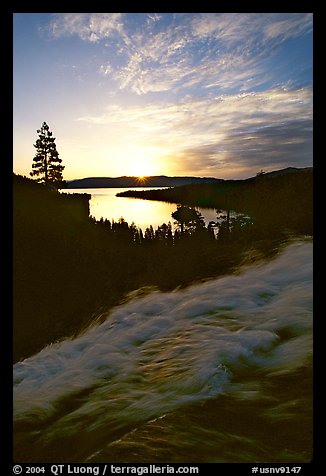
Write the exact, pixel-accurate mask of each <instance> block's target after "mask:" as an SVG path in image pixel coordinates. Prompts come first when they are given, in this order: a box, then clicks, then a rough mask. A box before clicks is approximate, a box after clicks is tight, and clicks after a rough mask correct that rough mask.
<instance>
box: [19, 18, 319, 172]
mask: <svg viewBox="0 0 326 476" xmlns="http://www.w3.org/2000/svg"><path fill="white" fill-rule="evenodd" d="M13 33H14V37H13V169H14V172H16V173H18V174H22V175H26V176H29V173H30V172H31V170H32V161H33V157H34V155H35V152H36V149H35V148H34V147H33V144H34V143H35V141H36V140H37V138H38V135H37V132H36V131H37V129H39V128H40V127H41V125H42V123H43V122H44V121H45V122H46V123H47V124H48V125H49V127H50V130H51V131H52V132H53V135H54V137H55V138H56V141H55V142H56V145H57V150H58V152H59V155H60V158H61V159H62V164H63V165H64V166H65V169H64V172H63V176H64V179H66V180H71V179H76V178H83V177H95V176H98V177H118V176H123V175H135V176H148V175H173V176H181V175H182V176H183V175H187V176H189V175H190V176H197V177H217V178H224V179H241V178H248V177H252V176H254V175H256V174H257V173H258V172H260V171H261V170H263V171H265V172H269V171H273V170H278V169H282V168H285V167H308V166H312V165H313V162H312V161H313V158H312V125H313V124H312V114H313V92H312V81H313V77H312V60H313V58H312V52H313V51H312V50H313V46H312V34H313V15H312V13H202V14H201V13H53V14H51V13H15V14H14V15H13Z"/></svg>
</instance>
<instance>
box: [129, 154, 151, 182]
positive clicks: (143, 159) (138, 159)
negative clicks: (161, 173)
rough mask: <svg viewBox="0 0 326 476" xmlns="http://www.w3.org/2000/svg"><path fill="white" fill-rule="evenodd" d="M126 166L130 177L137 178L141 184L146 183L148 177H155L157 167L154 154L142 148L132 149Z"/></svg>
mask: <svg viewBox="0 0 326 476" xmlns="http://www.w3.org/2000/svg"><path fill="white" fill-rule="evenodd" d="M125 165H126V169H127V170H128V175H132V176H133V177H137V180H138V181H139V183H142V182H145V181H146V177H148V176H150V175H155V172H156V167H157V166H156V160H155V156H154V154H153V155H152V154H151V153H150V151H148V150H146V149H145V148H142V147H139V148H137V147H134V148H130V150H129V151H128V159H127V160H125Z"/></svg>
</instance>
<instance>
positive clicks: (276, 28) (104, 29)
mask: <svg viewBox="0 0 326 476" xmlns="http://www.w3.org/2000/svg"><path fill="white" fill-rule="evenodd" d="M136 15H138V16H137V25H136V26H134V25H133V23H132V21H131V20H132V17H130V14H117V13H106V14H60V15H56V16H54V17H53V19H52V22H51V24H50V25H49V32H50V34H51V35H52V37H54V38H59V37H60V36H63V35H78V36H79V37H80V38H81V39H82V40H84V41H90V42H98V41H101V40H103V41H106V40H108V39H110V38H112V39H114V49H112V48H110V44H108V45H107V47H108V49H107V53H108V58H109V59H108V61H107V62H106V61H104V62H102V64H101V65H100V67H99V69H98V70H99V72H100V73H102V74H105V76H107V77H110V78H111V79H113V80H115V81H117V83H118V86H119V88H120V89H121V90H129V91H131V92H134V93H136V94H138V95H143V94H147V93H150V92H160V91H161V92H166V91H170V92H171V91H173V92H175V91H176V90H178V91H180V90H186V89H189V88H190V87H193V86H197V87H202V88H220V89H224V90H227V89H229V88H240V89H241V90H249V89H253V88H255V87H258V86H261V85H262V84H264V83H266V82H268V81H270V80H271V75H272V72H271V71H268V69H267V68H266V65H264V64H263V63H262V60H263V59H264V58H265V57H266V56H270V55H271V54H272V53H271V52H272V51H273V50H274V49H277V48H278V46H279V44H280V43H281V42H282V41H285V40H286V39H288V38H290V37H296V36H300V35H303V34H305V33H307V32H309V31H310V30H311V28H312V15H311V14H272V13H267V14H262V13H248V14H236V13H228V14H215V13H206V14H198V13H194V14H187V15H185V14H173V15H172V14H168V16H165V17H164V15H157V14H147V15H146V14H136ZM165 15H166V14H165ZM176 19H177V20H178V21H177V22H176V21H175V20H176ZM111 46H112V45H111ZM118 56H119V61H117V57H118ZM108 64H110V68H108Z"/></svg>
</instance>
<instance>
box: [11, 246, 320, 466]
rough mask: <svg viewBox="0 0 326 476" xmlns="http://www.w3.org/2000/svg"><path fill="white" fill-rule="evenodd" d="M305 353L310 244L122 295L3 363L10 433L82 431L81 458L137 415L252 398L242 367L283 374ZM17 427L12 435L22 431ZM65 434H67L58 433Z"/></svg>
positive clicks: (304, 361) (48, 440) (54, 436)
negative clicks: (75, 332) (226, 272)
mask: <svg viewBox="0 0 326 476" xmlns="http://www.w3.org/2000/svg"><path fill="white" fill-rule="evenodd" d="M311 355H312V243H311V242H296V243H292V244H290V245H289V246H288V247H287V248H286V249H285V250H283V251H282V253H280V254H279V255H278V256H277V257H276V258H275V259H273V260H272V261H270V262H267V263H261V264H259V265H255V266H251V267H248V268H246V269H243V270H241V272H239V273H238V274H236V275H231V276H227V277H222V278H219V279H214V280H210V281H207V282H204V283H201V284H196V285H193V286H191V287H188V288H187V289H184V290H176V291H174V292H169V293H162V292H158V291H152V292H150V293H149V294H146V295H142V296H140V297H133V298H131V299H130V300H129V301H128V302H126V303H125V304H123V305H121V306H119V307H117V308H115V309H114V310H113V311H111V312H110V313H109V314H108V315H107V317H106V319H105V321H104V322H102V323H101V324H97V325H94V326H93V327H91V328H90V329H88V330H87V331H86V332H85V333H84V334H83V335H81V336H79V337H78V338H75V339H74V340H65V341H63V342H60V343H56V344H53V345H51V346H48V347H46V348H44V349H43V350H42V351H41V352H40V353H38V354H37V355H35V356H33V357H31V358H28V359H26V360H24V361H23V362H19V363H17V364H15V366H14V422H15V425H16V428H17V432H18V433H20V435H21V438H22V439H24V437H26V438H27V439H28V438H29V437H31V436H33V438H36V437H38V438H41V440H40V441H41V443H40V446H42V445H43V446H46V445H47V446H51V445H54V446H55V445H58V441H60V439H61V438H62V435H64V441H65V442H66V443H65V444H67V441H68V442H69V439H71V441H72V442H74V441H76V438H79V437H80V435H81V434H83V435H86V437H87V438H90V439H92V444H91V445H89V448H88V452H86V451H83V450H80V451H79V452H78V450H77V449H76V451H75V452H73V454H75V458H80V459H81V460H85V459H87V457H90V456H91V455H92V454H93V453H96V452H97V451H100V449H101V448H103V446H104V445H106V444H108V443H110V441H114V440H115V439H117V438H120V437H121V435H124V434H127V433H128V432H130V431H132V430H134V429H135V428H137V427H138V426H139V425H141V424H144V423H145V422H150V421H153V420H154V421H155V419H157V418H160V417H163V416H164V415H166V414H168V413H171V412H174V411H177V410H178V411H182V409H183V408H185V407H187V406H188V405H193V404H197V403H201V402H205V401H208V400H209V399H212V398H216V397H218V396H219V395H226V394H228V393H229V394H230V395H232V394H235V393H236V394H237V396H238V398H251V399H255V398H256V399H259V398H261V394H260V390H259V385H258V384H257V382H256V385H255V386H254V390H253V386H252V378H250V379H247V380H246V381H244V380H243V378H240V377H239V376H241V375H244V374H246V375H264V378H266V377H273V376H282V375H283V376H284V375H287V374H291V373H292V372H294V371H295V370H296V369H299V368H301V367H302V366H305V365H308V364H309V361H310V360H311ZM22 435H23V436H22ZM68 444H69V443H68Z"/></svg>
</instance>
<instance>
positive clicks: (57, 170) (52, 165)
mask: <svg viewBox="0 0 326 476" xmlns="http://www.w3.org/2000/svg"><path fill="white" fill-rule="evenodd" d="M37 133H38V135H39V138H38V139H37V141H36V143H35V144H34V147H35V148H36V151H37V152H36V155H35V157H34V158H33V164H32V169H33V171H32V172H31V174H30V175H31V176H37V177H38V178H37V179H36V180H37V181H38V182H43V183H44V184H45V185H53V186H55V187H56V188H60V187H61V186H62V184H63V176H62V172H63V169H64V166H63V165H61V163H62V160H61V159H60V158H59V153H58V151H57V146H56V144H55V137H53V136H52V132H51V131H50V128H49V126H48V125H47V123H46V122H43V124H42V127H41V129H38V130H37Z"/></svg>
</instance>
